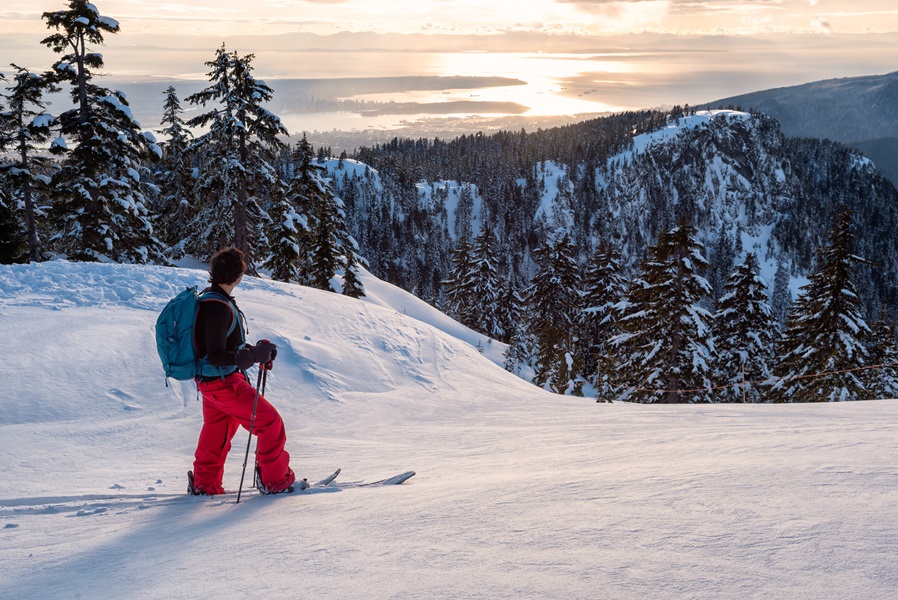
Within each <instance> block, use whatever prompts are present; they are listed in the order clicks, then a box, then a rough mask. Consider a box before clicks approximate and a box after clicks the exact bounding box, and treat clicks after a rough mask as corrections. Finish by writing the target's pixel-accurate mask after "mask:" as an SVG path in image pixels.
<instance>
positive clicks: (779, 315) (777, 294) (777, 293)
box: [770, 261, 792, 329]
mask: <svg viewBox="0 0 898 600" xmlns="http://www.w3.org/2000/svg"><path fill="white" fill-rule="evenodd" d="M791 307H792V292H791V291H790V290H789V270H788V269H787V268H786V265H785V264H784V263H783V262H782V261H777V263H776V274H775V275H774V276H773V294H772V296H771V298H770V309H771V312H772V313H773V318H774V319H775V320H776V323H777V326H778V327H779V328H780V329H782V328H783V327H784V326H785V324H786V318H787V317H788V316H789V309H790V308H791Z"/></svg>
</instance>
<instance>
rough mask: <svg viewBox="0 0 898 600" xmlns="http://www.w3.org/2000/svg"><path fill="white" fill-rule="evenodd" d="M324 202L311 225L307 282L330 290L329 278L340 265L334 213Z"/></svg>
mask: <svg viewBox="0 0 898 600" xmlns="http://www.w3.org/2000/svg"><path fill="white" fill-rule="evenodd" d="M330 208H331V205H330V204H329V203H325V204H324V206H321V207H320V209H321V210H320V212H319V213H318V214H317V215H316V218H315V222H314V224H313V225H312V237H313V239H314V247H313V249H312V256H311V261H310V267H311V271H310V273H309V277H310V281H309V284H310V285H311V286H312V287H315V288H318V289H320V290H331V291H333V288H332V287H331V278H332V277H334V276H335V275H336V274H337V268H338V267H339V266H340V246H339V243H338V242H337V228H336V215H335V214H334V211H332V210H330Z"/></svg>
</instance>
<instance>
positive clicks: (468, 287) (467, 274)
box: [443, 237, 476, 328]
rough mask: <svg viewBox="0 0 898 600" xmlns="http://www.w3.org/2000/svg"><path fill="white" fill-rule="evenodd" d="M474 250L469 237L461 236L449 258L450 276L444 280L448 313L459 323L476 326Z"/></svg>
mask: <svg viewBox="0 0 898 600" xmlns="http://www.w3.org/2000/svg"><path fill="white" fill-rule="evenodd" d="M473 253H474V250H473V247H472V245H471V241H470V240H469V239H468V238H467V237H462V238H459V240H458V243H457V244H456V245H455V250H453V252H452V256H451V257H450V258H449V263H450V269H449V277H448V278H447V279H446V280H445V281H443V286H444V287H443V290H444V292H445V294H446V303H445V306H446V313H447V314H448V315H449V316H450V317H452V318H454V319H455V320H457V321H458V322H459V323H461V324H463V325H466V326H468V327H471V328H474V327H475V326H476V323H475V321H474V317H473V315H474V308H473V305H474V297H473V290H474V285H475V283H474V278H475V273H474V269H475V264H476V263H475V262H474V256H473Z"/></svg>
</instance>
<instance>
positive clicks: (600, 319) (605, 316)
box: [582, 241, 627, 399]
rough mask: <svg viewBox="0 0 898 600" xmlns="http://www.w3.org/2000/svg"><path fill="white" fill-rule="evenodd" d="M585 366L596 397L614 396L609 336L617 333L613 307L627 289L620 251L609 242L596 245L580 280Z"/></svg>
mask: <svg viewBox="0 0 898 600" xmlns="http://www.w3.org/2000/svg"><path fill="white" fill-rule="evenodd" d="M583 287H584V290H583V292H584V295H583V307H584V308H583V344H582V347H583V349H584V357H583V363H584V370H585V372H586V373H587V374H588V377H589V379H590V380H591V381H592V382H593V384H594V385H595V387H596V396H597V398H598V399H610V398H611V397H612V396H613V389H612V379H613V377H612V370H613V369H614V356H613V354H614V352H613V349H612V348H611V347H610V345H609V344H608V340H610V339H611V338H612V337H614V336H615V335H617V334H618V333H619V331H618V329H617V323H616V313H615V311H614V307H615V306H616V305H617V304H618V303H619V302H620V301H621V300H622V299H623V297H624V294H626V291H627V281H626V279H625V278H624V276H623V274H622V264H621V254H620V251H618V250H617V249H616V248H615V247H614V246H612V245H611V244H610V243H609V242H607V241H606V242H602V243H600V244H599V245H598V247H597V248H596V251H595V253H594V254H593V256H592V259H591V260H590V262H589V265H588V266H587V269H586V274H585V277H584V281H583Z"/></svg>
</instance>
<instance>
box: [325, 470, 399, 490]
mask: <svg viewBox="0 0 898 600" xmlns="http://www.w3.org/2000/svg"><path fill="white" fill-rule="evenodd" d="M414 476H415V472H414V471H405V472H403V473H399V474H397V475H393V476H392V477H385V478H384V479H378V480H377V481H350V482H347V483H335V484H334V485H333V486H332V487H337V488H340V489H348V488H360V487H377V486H382V485H400V484H402V483H405V482H406V481H408V480H409V479H411V478H412V477H414Z"/></svg>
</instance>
